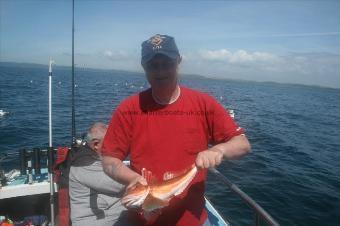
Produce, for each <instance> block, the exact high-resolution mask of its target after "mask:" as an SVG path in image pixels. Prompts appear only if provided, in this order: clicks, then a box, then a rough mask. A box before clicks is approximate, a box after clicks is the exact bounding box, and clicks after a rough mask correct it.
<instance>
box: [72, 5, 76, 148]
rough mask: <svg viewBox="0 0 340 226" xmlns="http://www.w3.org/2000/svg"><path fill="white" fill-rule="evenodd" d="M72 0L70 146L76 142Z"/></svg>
mask: <svg viewBox="0 0 340 226" xmlns="http://www.w3.org/2000/svg"><path fill="white" fill-rule="evenodd" d="M74 86H75V82H74V0H72V100H71V105H72V130H71V136H72V143H71V144H72V146H73V145H74V144H75V142H76V115H75V106H74Z"/></svg>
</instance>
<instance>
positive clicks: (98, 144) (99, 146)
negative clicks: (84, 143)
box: [89, 139, 103, 155]
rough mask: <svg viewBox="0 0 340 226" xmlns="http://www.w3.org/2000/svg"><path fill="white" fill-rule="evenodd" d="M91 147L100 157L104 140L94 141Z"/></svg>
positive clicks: (90, 144)
mask: <svg viewBox="0 0 340 226" xmlns="http://www.w3.org/2000/svg"><path fill="white" fill-rule="evenodd" d="M89 146H90V148H91V149H92V150H94V151H95V152H97V153H98V154H99V155H100V154H101V152H102V147H103V140H99V139H94V140H92V141H91V142H90V143H89Z"/></svg>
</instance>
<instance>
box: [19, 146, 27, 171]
mask: <svg viewBox="0 0 340 226" xmlns="http://www.w3.org/2000/svg"><path fill="white" fill-rule="evenodd" d="M26 152H27V151H26V149H21V150H20V152H19V153H20V173H21V175H26V169H27V168H26V160H27V158H26Z"/></svg>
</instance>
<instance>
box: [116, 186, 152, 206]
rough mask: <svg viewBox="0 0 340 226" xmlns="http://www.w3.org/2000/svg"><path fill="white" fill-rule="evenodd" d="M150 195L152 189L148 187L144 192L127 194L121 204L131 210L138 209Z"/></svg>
mask: <svg viewBox="0 0 340 226" xmlns="http://www.w3.org/2000/svg"><path fill="white" fill-rule="evenodd" d="M149 193H150V187H147V188H146V189H145V191H143V192H137V193H134V192H131V193H127V194H126V195H124V196H123V198H122V199H121V203H122V204H123V205H124V206H125V207H127V208H129V209H138V208H140V207H141V205H142V204H143V203H144V200H145V199H146V197H147V196H148V195H149Z"/></svg>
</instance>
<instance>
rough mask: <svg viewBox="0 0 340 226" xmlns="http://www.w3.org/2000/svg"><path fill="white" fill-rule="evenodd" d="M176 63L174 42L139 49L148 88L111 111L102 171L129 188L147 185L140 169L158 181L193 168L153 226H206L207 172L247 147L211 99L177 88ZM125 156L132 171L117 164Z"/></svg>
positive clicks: (163, 39) (164, 39)
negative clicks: (193, 173)
mask: <svg viewBox="0 0 340 226" xmlns="http://www.w3.org/2000/svg"><path fill="white" fill-rule="evenodd" d="M180 62H181V57H180V54H179V51H178V48H177V46H176V44H175V41H174V38H172V37H170V36H167V35H155V36H153V37H151V38H150V39H148V40H147V41H145V42H143V43H142V66H143V68H144V70H145V74H146V77H147V79H148V82H149V83H150V85H151V88H150V89H147V90H145V91H143V92H141V93H139V94H136V95H133V96H131V97H129V98H127V99H126V100H124V101H123V102H122V103H121V104H120V105H119V106H118V108H117V109H116V111H115V113H114V114H113V116H112V119H111V122H110V125H109V128H108V130H107V133H106V136H105V139H104V144H103V151H102V154H103V156H104V157H103V167H104V171H105V172H106V173H107V174H108V175H109V176H111V177H112V178H113V179H115V180H117V181H119V182H121V183H123V184H126V185H127V186H128V187H131V186H133V185H135V184H136V183H137V182H139V183H141V184H144V185H146V184H147V182H146V180H145V178H144V177H142V176H141V170H142V169H143V168H145V169H147V170H149V171H151V172H152V173H153V175H154V176H155V177H156V179H158V180H160V181H161V180H163V175H164V173H165V172H176V171H177V172H178V171H182V170H184V169H187V168H188V167H190V166H191V165H193V164H196V166H197V167H198V168H199V169H200V170H199V172H198V173H197V174H196V176H195V178H194V179H193V181H192V182H191V183H190V184H189V186H188V188H187V189H186V190H185V191H184V193H182V194H181V195H180V196H178V197H175V198H173V199H171V201H170V204H169V206H167V207H165V208H163V209H162V211H161V212H160V211H159V216H158V217H157V219H156V221H155V222H152V225H162V226H165V225H178V226H187V225H190V226H196V225H197V226H199V225H209V221H208V219H207V212H206V210H205V209H204V191H205V180H206V174H207V169H208V168H210V167H215V166H218V165H219V164H220V163H221V161H222V160H223V158H225V159H235V158H237V157H240V156H242V155H245V154H247V153H248V152H249V151H250V144H249V142H248V140H247V138H246V136H245V135H244V131H243V129H242V128H240V127H238V126H237V125H236V123H235V122H234V121H233V120H232V118H231V117H230V116H229V114H228V112H227V111H226V110H225V109H224V108H223V107H222V106H221V105H220V104H219V103H218V102H217V101H216V100H215V99H214V98H212V97H211V96H209V95H207V94H205V93H202V92H199V91H195V90H192V89H190V88H187V87H184V86H181V85H179V83H178V65H179V63H180ZM209 145H211V146H210V148H209ZM128 155H129V156H130V162H131V168H129V167H127V166H125V165H124V164H123V162H122V160H124V159H125V158H126V157H127V156H128ZM136 215H137V214H136ZM131 219H133V221H134V222H135V224H136V225H146V224H148V222H146V221H143V220H142V219H141V218H138V217H137V216H134V213H133V212H132V213H131Z"/></svg>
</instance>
